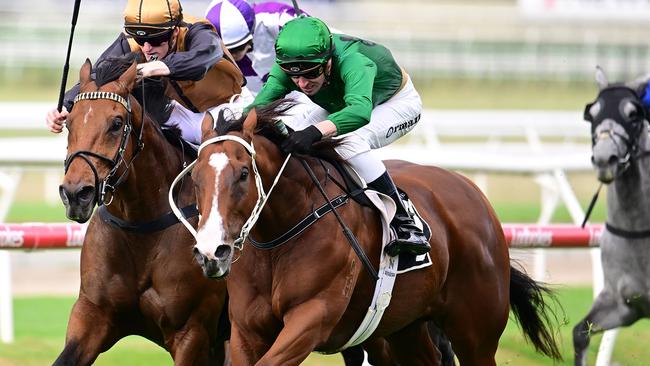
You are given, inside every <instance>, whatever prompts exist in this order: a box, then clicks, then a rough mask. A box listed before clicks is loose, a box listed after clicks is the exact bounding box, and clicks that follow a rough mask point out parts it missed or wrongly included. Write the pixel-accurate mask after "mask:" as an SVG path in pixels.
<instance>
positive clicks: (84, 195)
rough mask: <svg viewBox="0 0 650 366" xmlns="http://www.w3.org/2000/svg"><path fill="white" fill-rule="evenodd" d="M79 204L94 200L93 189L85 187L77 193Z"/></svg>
mask: <svg viewBox="0 0 650 366" xmlns="http://www.w3.org/2000/svg"><path fill="white" fill-rule="evenodd" d="M77 198H78V199H79V201H80V202H90V201H92V200H93V199H94V198H95V187H93V186H85V187H83V188H81V190H79V192H78V193H77Z"/></svg>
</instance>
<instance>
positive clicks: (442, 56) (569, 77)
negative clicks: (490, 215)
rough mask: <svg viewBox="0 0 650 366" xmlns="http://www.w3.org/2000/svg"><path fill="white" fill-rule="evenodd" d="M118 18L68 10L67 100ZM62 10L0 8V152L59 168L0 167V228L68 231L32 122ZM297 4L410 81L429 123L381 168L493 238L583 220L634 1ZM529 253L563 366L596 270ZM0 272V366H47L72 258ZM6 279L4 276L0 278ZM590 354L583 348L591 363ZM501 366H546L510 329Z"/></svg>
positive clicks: (193, 2) (113, 7)
mask: <svg viewBox="0 0 650 366" xmlns="http://www.w3.org/2000/svg"><path fill="white" fill-rule="evenodd" d="M251 2H252V1H251ZM258 2H261V1H258ZM125 3H126V2H125V1H123V0H120V1H105V0H86V1H82V2H81V10H80V14H79V19H78V23H77V26H76V31H75V34H74V44H73V48H72V55H71V58H70V62H71V66H70V74H69V77H68V86H71V85H73V84H74V82H76V79H77V75H78V70H79V67H80V66H81V64H82V63H83V61H84V60H85V59H86V58H90V59H91V61H95V60H96V58H97V57H98V56H99V55H100V53H101V52H102V51H103V50H104V49H105V48H106V47H107V46H108V45H109V44H110V43H111V42H112V41H113V40H114V39H115V38H116V36H117V34H118V32H120V31H121V27H122V22H123V18H122V10H123V7H124V5H125ZM73 4H74V1H71V0H66V1H62V0H56V1H55V0H38V1H36V0H22V1H9V0H0V45H1V47H0V50H2V57H0V152H1V153H2V154H5V153H6V155H11V154H13V153H15V152H16V151H18V152H20V151H21V149H26V148H29V149H32V148H33V144H25V145H21V141H34V140H33V139H34V138H46V139H48V141H53V142H54V145H53V146H56V149H57V150H55V151H51V153H52V154H53V155H55V156H60V161H61V164H58V163H57V164H52V165H51V166H47V167H43V166H31V165H27V164H23V163H17V162H16V161H15V160H11V159H8V161H2V162H0V182H5V184H3V185H0V189H2V191H0V193H1V194H2V196H0V197H1V199H2V201H0V208H3V209H4V208H6V210H4V211H6V217H4V220H0V223H1V222H2V221H4V222H6V223H25V222H66V221H67V220H66V218H65V215H64V210H63V206H62V205H61V203H60V201H59V199H58V194H57V190H58V184H59V182H60V179H61V176H62V170H63V168H62V161H63V159H64V157H65V143H64V141H65V136H53V135H52V134H50V133H49V132H47V131H46V129H45V123H44V118H45V113H46V112H47V110H49V109H51V108H54V107H55V106H56V102H57V98H58V88H59V85H60V82H61V71H62V67H63V64H64V61H65V54H66V47H67V41H68V37H69V32H70V21H71V13H72V8H73ZM182 4H183V8H184V12H185V13H187V14H193V15H197V16H202V15H203V14H204V12H205V8H206V7H207V6H208V4H209V1H207V0H204V1H197V0H184V1H182ZM299 4H300V6H301V8H303V9H304V10H305V11H307V12H308V13H309V14H311V15H314V16H318V17H320V18H322V19H323V20H325V21H326V22H327V23H328V24H329V25H331V26H332V27H335V28H336V29H339V30H341V31H343V32H344V33H348V34H351V35H355V36H359V37H361V38H365V39H369V40H373V41H376V42H379V43H382V44H384V45H386V46H388V47H389V48H390V49H391V51H392V52H393V54H394V56H395V57H396V59H397V60H398V62H399V63H400V64H401V65H402V66H403V67H404V68H405V69H406V70H407V71H408V72H409V74H410V75H411V76H412V78H413V80H414V83H415V85H416V88H417V89H418V90H419V91H420V94H421V95H422V98H423V103H424V107H425V109H426V112H425V113H424V115H423V118H422V120H421V122H420V123H419V125H418V127H417V128H416V130H414V131H413V132H412V133H411V134H410V135H409V137H408V138H406V139H404V141H401V142H400V146H397V148H396V150H393V151H387V152H386V154H387V155H386V156H387V157H394V156H397V157H400V158H403V159H406V160H413V161H420V162H423V163H431V164H436V165H440V166H443V167H446V168H449V169H454V170H458V171H460V172H462V173H463V174H466V175H467V176H468V177H470V178H471V179H473V180H474V181H475V182H476V183H477V184H479V186H480V187H481V188H482V189H483V190H484V192H485V193H486V194H487V195H488V198H489V199H490V201H491V202H492V204H493V205H494V206H495V208H496V210H497V213H498V215H499V217H500V219H501V220H502V221H503V222H505V223H513V222H517V223H522V222H523V223H539V224H547V223H567V224H575V223H576V222H579V221H580V220H581V219H582V217H581V215H582V214H583V211H582V210H584V208H586V206H587V204H588V202H589V200H590V198H591V196H592V195H593V194H594V192H595V190H596V188H597V186H598V183H597V181H596V178H595V174H593V173H592V172H591V168H590V160H589V159H590V140H589V126H588V125H587V123H585V122H583V121H582V110H583V108H584V105H585V104H586V103H588V102H590V101H592V100H593V99H594V98H595V97H596V91H597V88H596V85H595V82H594V71H595V68H596V65H600V66H601V67H602V68H603V69H604V70H605V72H606V74H607V75H608V77H609V78H610V80H630V79H633V78H636V77H638V76H641V75H644V74H646V73H648V72H650V43H649V42H648V40H647V39H648V36H647V31H646V29H645V28H646V25H647V24H648V20H650V1H647V0H519V1H516V0H474V1H469V0H464V1H463V0H461V1H451V0H448V1H438V0H426V1H425V0H400V1H370V0H367V1H364V0H357V1H352V0H348V1H334V0H331V1H318V0H309V1H308V0H299ZM63 135H65V133H63ZM39 141H43V140H39ZM49 146H50V145H49V144H43V145H42V146H41V147H42V149H49ZM10 150H11V151H10ZM27 152H28V151H25V153H27ZM48 153H49V150H48ZM3 156H4V155H3ZM6 182H9V183H6ZM605 201H606V198H605V197H604V194H601V197H600V199H599V201H598V203H597V204H596V208H595V211H594V214H593V215H592V219H591V221H592V222H594V223H602V222H603V221H604V218H605V203H604V202H605ZM2 213H4V212H2ZM2 218H3V217H0V219H2ZM535 253H539V252H534V251H530V250H512V255H513V257H514V258H516V259H517V260H518V261H520V262H521V263H522V265H524V266H525V268H526V269H527V270H528V271H529V272H530V273H533V274H534V275H535V277H536V278H537V279H539V280H543V281H546V282H549V283H550V284H552V285H553V286H555V288H556V289H558V291H560V294H561V304H562V307H563V308H564V312H560V321H561V322H562V324H563V326H562V329H561V331H562V342H563V343H562V344H563V348H562V351H563V354H564V356H565V358H566V360H565V363H562V364H566V365H569V364H572V348H571V334H570V331H571V328H572V327H573V325H575V324H576V323H577V322H578V321H579V320H580V319H581V318H582V317H584V315H585V314H586V312H587V310H588V309H589V306H590V304H591V298H592V288H593V287H592V286H593V275H592V268H591V259H592V256H593V255H594V254H593V253H591V252H590V250H588V249H550V250H545V251H544V253H545V254H544V255H542V256H538V255H537V254H535ZM8 256H9V262H8V263H10V266H11V267H10V268H11V269H10V271H9V272H10V280H9V283H10V286H11V293H12V299H13V311H14V313H15V314H14V323H15V340H14V344H13V345H11V344H4V343H2V342H0V366H5V365H45V364H50V363H51V362H52V361H53V360H54V358H55V357H56V355H58V352H60V350H61V348H62V346H63V341H64V336H65V327H66V324H67V316H68V314H69V311H70V308H71V305H72V303H73V301H74V299H75V298H76V293H77V292H78V286H79V274H78V257H79V251H78V250H76V249H67V250H60V251H56V250H51V251H30V252H23V251H11V252H10V254H9V255H8ZM595 256H596V257H597V254H595ZM540 258H542V259H540ZM3 263H4V265H5V266H7V264H6V262H0V266H2V265H3ZM7 268H8V267H7ZM0 269H1V268H0ZM0 273H2V271H0ZM2 296H3V294H2V293H0V297H2ZM648 336H650V328H649V327H648V325H647V324H643V322H641V324H636V325H635V326H634V327H632V328H630V329H625V330H623V331H622V332H621V334H620V336H619V338H618V341H617V343H616V348H615V351H614V355H613V358H612V360H613V361H612V362H613V364H621V365H642V364H644V362H642V361H641V360H647V359H650V358H649V357H650V350H648V349H647V347H645V345H644V342H643V341H642V340H643V339H647V338H646V337H648ZM599 340H600V338H599V337H596V338H594V341H593V343H592V346H591V348H590V356H589V357H590V359H591V360H594V359H595V354H596V352H597V348H598V343H599ZM97 364H98V365H117V364H128V365H152V364H156V365H170V364H171V360H170V358H169V356H168V355H167V354H166V353H165V352H163V351H161V350H160V349H158V348H157V347H156V346H154V345H152V344H150V343H148V342H147V341H144V340H140V339H137V338H133V339H132V338H128V339H127V340H125V341H122V342H120V343H119V344H118V345H117V346H115V347H114V348H113V349H112V350H111V351H109V352H107V353H106V354H105V355H102V356H101V357H100V358H99V360H98V361H97ZM306 364H309V365H321V364H323V365H330V364H332V365H334V364H341V362H340V359H339V358H337V356H327V357H325V356H313V357H310V359H309V360H308V361H307V363H306ZM499 364H500V365H505V364H509V365H547V364H549V362H548V360H544V359H542V358H540V357H538V356H536V355H535V354H534V351H532V350H531V349H530V347H527V346H525V345H523V343H522V340H521V339H520V332H519V331H518V329H517V328H516V325H515V324H509V326H508V329H507V331H506V335H504V337H503V338H502V347H501V348H500V351H499Z"/></svg>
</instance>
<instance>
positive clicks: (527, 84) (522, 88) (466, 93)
mask: <svg viewBox="0 0 650 366" xmlns="http://www.w3.org/2000/svg"><path fill="white" fill-rule="evenodd" d="M76 78H77V73H76V70H70V74H69V76H68V87H71V86H72V85H74V82H75V80H76ZM413 79H414V83H415V87H416V89H417V90H418V91H419V92H420V95H421V97H422V101H423V103H424V107H425V108H438V109H560V110H576V111H581V110H582V109H583V108H584V105H585V104H586V103H587V102H589V101H591V100H593V99H594V98H595V97H596V90H597V89H596V85H595V83H593V82H557V81H555V82H554V81H529V80H490V79H448V78H430V77H427V78H422V77H417V76H414V78H413ZM60 82H61V74H60V73H58V72H53V71H52V70H41V69H29V70H25V71H23V73H22V74H21V75H20V77H11V78H8V77H6V76H5V77H2V75H0V101H51V102H52V105H53V106H54V105H56V101H57V100H58V97H59V85H60Z"/></svg>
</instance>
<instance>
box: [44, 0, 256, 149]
mask: <svg viewBox="0 0 650 366" xmlns="http://www.w3.org/2000/svg"><path fill="white" fill-rule="evenodd" d="M129 52H140V53H142V54H143V56H144V58H145V59H146V60H147V61H148V62H146V63H141V64H139V65H138V66H137V68H138V76H139V77H141V78H146V77H156V76H158V77H160V76H162V77H167V78H168V84H169V85H168V88H167V95H168V96H169V97H170V98H172V99H173V101H172V104H173V105H174V109H173V111H172V113H171V116H170V118H169V120H168V121H167V123H166V125H175V126H177V127H178V128H180V130H181V133H182V137H183V139H185V140H186V141H188V142H191V143H194V144H200V143H201V121H202V120H203V117H204V116H205V112H206V111H212V110H214V109H218V108H220V107H221V106H222V105H226V104H227V103H228V102H229V101H230V99H231V98H232V96H233V95H236V94H239V93H240V92H241V87H242V84H243V82H244V79H243V76H242V74H241V71H240V70H239V68H238V67H237V66H236V64H235V63H234V61H233V60H232V56H231V55H230V53H229V52H228V51H227V50H226V49H225V48H224V47H223V43H222V42H221V40H220V39H219V36H218V35H217V33H216V32H215V31H214V28H213V27H212V24H210V22H209V21H208V20H206V19H201V18H194V17H191V16H188V15H183V13H182V8H181V4H180V2H179V0H128V2H127V5H126V9H125V10H124V33H121V34H120V35H119V36H118V37H117V39H116V40H115V42H113V44H112V45H111V46H110V47H108V49H107V50H106V51H104V53H103V54H102V55H101V56H100V57H99V59H98V61H97V63H99V62H101V61H102V60H104V59H106V58H108V57H112V56H121V55H125V54H127V53H129ZM78 93H79V84H77V85H75V86H74V87H73V88H72V89H70V90H69V91H68V92H67V93H66V95H65V98H64V108H63V109H62V111H61V112H58V111H57V110H56V109H53V110H51V111H50V112H48V114H47V116H46V123H47V126H48V128H49V129H50V131H52V132H55V133H59V132H61V131H62V130H63V124H64V122H65V119H66V117H67V116H68V111H69V110H71V109H72V104H73V102H72V101H73V100H74V97H75V96H76V95H77V94H78Z"/></svg>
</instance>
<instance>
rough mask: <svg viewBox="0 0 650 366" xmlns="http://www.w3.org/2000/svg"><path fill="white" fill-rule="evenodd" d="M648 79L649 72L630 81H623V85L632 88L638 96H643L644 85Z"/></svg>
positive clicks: (649, 76)
mask: <svg viewBox="0 0 650 366" xmlns="http://www.w3.org/2000/svg"><path fill="white" fill-rule="evenodd" d="M648 81H650V74H646V75H643V76H640V77H638V78H636V79H634V80H632V81H629V82H627V83H625V86H627V87H629V88H630V89H632V90H634V91H635V92H636V94H637V95H638V96H640V97H643V95H645V91H646V87H647V85H648Z"/></svg>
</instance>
